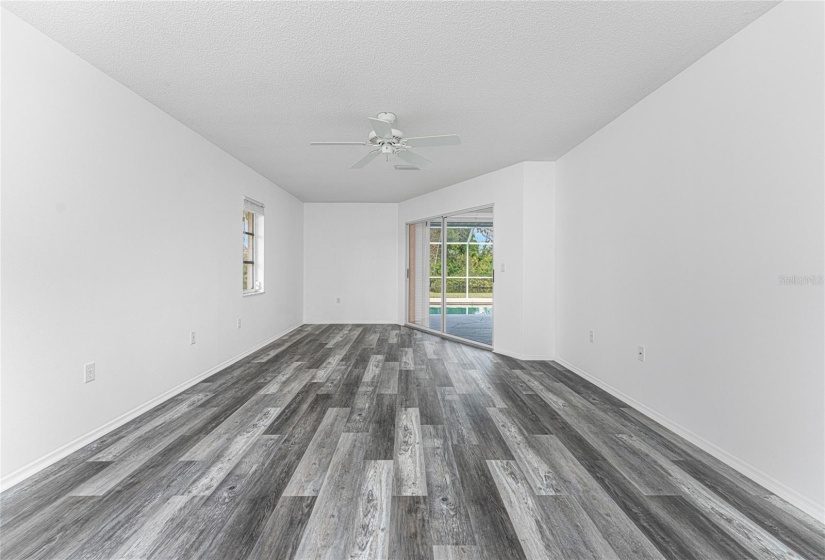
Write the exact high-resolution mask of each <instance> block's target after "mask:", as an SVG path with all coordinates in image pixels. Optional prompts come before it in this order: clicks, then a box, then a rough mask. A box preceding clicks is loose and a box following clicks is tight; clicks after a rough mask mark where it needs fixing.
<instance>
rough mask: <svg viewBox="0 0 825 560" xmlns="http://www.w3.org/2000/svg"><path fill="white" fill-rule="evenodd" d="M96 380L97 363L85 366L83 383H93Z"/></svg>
mask: <svg viewBox="0 0 825 560" xmlns="http://www.w3.org/2000/svg"><path fill="white" fill-rule="evenodd" d="M94 380H95V363H94V362H92V363H91V364H86V365H85V366H83V383H91V382H92V381H94Z"/></svg>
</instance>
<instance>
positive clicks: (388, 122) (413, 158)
mask: <svg viewBox="0 0 825 560" xmlns="http://www.w3.org/2000/svg"><path fill="white" fill-rule="evenodd" d="M395 120H396V116H395V113H390V112H384V113H378V115H377V116H375V117H369V122H370V126H371V127H372V132H370V134H369V136H368V137H367V141H366V142H310V145H312V146H373V147H374V148H375V149H374V150H372V151H371V152H369V153H368V154H367V155H365V156H364V157H362V158H361V159H360V160H358V161H357V162H356V163H355V164H354V165H353V166H352V167H351V169H361V168H362V167H364V166H365V165H367V164H368V163H369V162H371V161H372V160H374V159H375V158H376V157H378V156H379V155H384V156H385V157H386V159H387V161H389V159H390V156H391V155H393V156H395V157H397V158H399V159H401V160H403V161H405V162H406V163H407V164H409V165H407V166H398V165H396V166H395V169H396V170H399V171H400V170H401V169H400V168H409V167H410V166H412V167H414V168H416V169H426V168H427V167H430V166H432V165H433V162H431V161H430V160H428V159H427V158H425V157H424V156H421V155H419V154H417V153H415V152H413V151H412V150H411V148H429V147H438V146H457V145H459V144H461V139H460V138H459V137H458V136H457V135H455V134H444V135H441V136H415V137H412V138H405V137H404V133H403V132H401V131H400V130H398V129H396V128H393V127H392V125H393V124H395Z"/></svg>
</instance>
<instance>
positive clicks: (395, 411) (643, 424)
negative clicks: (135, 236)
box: [0, 325, 825, 560]
mask: <svg viewBox="0 0 825 560" xmlns="http://www.w3.org/2000/svg"><path fill="white" fill-rule="evenodd" d="M0 556H1V557H2V558H3V559H4V560H11V559H15V558H21V559H22V558H26V559H29V558H32V559H34V558H42V559H76V558H77V559H79V558H97V559H115V558H116V559H120V558H130V559H138V558H145V559H148V558H164V559H172V558H198V559H210V558H215V559H243V558H255V559H262V558H272V559H279V560H280V559H287V558H299V559H314V558H330V559H339V558H341V559H343V558H402V559H407V558H409V559H419V558H421V559H433V560H439V559H464V560H471V559H473V560H474V559H482V560H484V559H490V560H504V559H509V558H530V559H545V558H560V559H564V560H572V559H578V558H588V559H598V560H603V559H611V558H622V559H637V558H643V559H644V558H648V559H653V558H675V559H680V560H682V559H691V558H695V559H701V560H708V559H728V558H730V559H745V558H783V559H792V558H804V559H809V560H812V559H823V558H825V529H824V528H823V525H822V524H820V523H819V522H817V521H816V520H814V519H812V518H810V517H808V516H807V515H805V514H804V513H802V512H800V511H798V510H796V509H794V508H793V507H791V506H790V505H789V504H787V503H785V502H783V501H782V500H781V499H779V498H778V497H777V496H775V495H772V494H771V493H770V492H768V491H767V490H765V489H764V488H762V487H761V486H759V485H757V484H756V483H754V482H752V481H750V480H748V479H747V478H745V477H744V476H742V475H741V474H739V473H737V472H736V471H734V470H732V469H731V468H729V467H727V466H726V465H724V464H722V463H720V462H718V461H717V460H715V459H714V458H712V457H710V456H709V455H707V454H706V453H704V452H702V451H701V450H699V449H697V448H696V447H694V446H693V445H691V444H690V443H688V442H686V441H684V440H682V439H681V438H679V437H678V436H676V435H675V434H673V433H672V432H670V431H668V430H667V429H665V428H663V427H662V426H660V425H658V424H656V423H655V422H653V421H652V420H650V419H648V418H646V417H645V416H643V415H642V414H640V413H638V412H636V411H635V410H633V409H630V408H629V407H627V406H626V405H625V404H624V403H622V402H621V401H619V400H617V399H616V398H614V397H612V396H610V395H608V394H606V393H604V392H603V391H601V390H600V389H598V388H597V387H595V386H593V385H592V384H590V383H588V382H587V381H584V380H582V379H581V378H580V377H578V376H576V375H574V374H573V373H572V372H570V371H568V370H566V369H564V368H563V367H561V366H559V365H558V364H555V363H552V362H522V361H518V360H514V359H511V358H507V357H503V356H500V355H496V354H493V353H491V352H487V351H484V350H479V349H476V348H473V347H470V346H465V345H462V344H458V343H456V342H452V341H447V340H443V339H440V338H437V337H434V336H431V335H428V334H425V333H422V332H419V331H415V330H411V329H408V328H404V327H398V326H388V325H305V326H303V327H301V328H299V329H296V330H295V331H293V332H292V333H290V334H289V335H287V336H286V337H284V338H282V339H280V340H278V341H277V342H275V343H273V344H272V345H270V346H268V347H266V348H264V349H262V350H260V351H258V352H256V353H255V354H254V355H251V356H249V357H247V358H245V359H244V360H242V361H240V362H238V363H236V364H234V365H233V366H231V367H229V368H227V369H225V370H223V371H221V372H220V373H218V374H216V375H214V376H212V377H210V378H208V379H207V380H205V381H203V382H201V383H198V384H197V385H195V386H193V387H192V388H190V389H189V390H187V391H185V392H184V393H181V394H180V395H177V396H176V397H175V398H173V399H171V400H169V401H167V402H166V403H164V404H162V405H160V406H158V407H156V408H155V409H153V410H151V411H149V412H147V413H146V414H144V415H143V416H141V417H139V418H137V419H135V420H133V421H132V422H129V423H128V424H126V425H125V426H123V427H121V428H119V429H117V430H115V431H113V432H112V433H110V434H108V435H106V436H104V437H102V438H101V439H99V440H97V441H95V442H94V443H92V444H90V445H88V446H86V447H85V448H83V449H81V450H80V451H78V452H76V453H74V454H72V455H71V456H69V457H67V458H66V459H64V460H62V461H60V462H59V463H57V464H55V465H53V466H51V467H49V468H47V469H46V470H44V471H43V472H41V473H39V474H37V475H36V476H34V477H32V478H30V479H28V480H26V481H25V482H23V483H21V484H19V485H17V486H16V487H14V488H12V489H10V490H8V491H6V492H5V493H3V494H2V496H0Z"/></svg>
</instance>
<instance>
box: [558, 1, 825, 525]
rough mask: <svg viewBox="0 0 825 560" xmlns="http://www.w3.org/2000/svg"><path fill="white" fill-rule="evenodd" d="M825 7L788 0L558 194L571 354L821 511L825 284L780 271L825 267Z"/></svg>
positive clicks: (584, 150)
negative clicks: (641, 354) (643, 356)
mask: <svg viewBox="0 0 825 560" xmlns="http://www.w3.org/2000/svg"><path fill="white" fill-rule="evenodd" d="M822 23H823V4H822V3H795V2H784V3H781V4H779V5H778V6H777V7H775V8H773V9H772V10H770V11H769V12H767V14H766V15H764V16H762V17H761V18H759V19H758V20H756V21H755V22H754V23H753V24H751V25H750V26H748V27H747V28H745V29H744V30H743V31H741V32H740V33H738V34H737V35H735V36H734V37H733V38H731V39H730V40H728V41H727V42H725V43H724V44H722V45H721V46H720V47H718V48H717V49H715V50H714V51H712V52H711V53H709V54H708V55H707V56H705V57H704V58H703V59H701V60H699V61H698V62H697V63H696V64H694V65H693V66H691V67H690V68H688V69H687V70H685V71H684V72H683V73H682V74H680V75H679V76H677V77H676V78H674V79H673V80H672V81H671V82H669V83H667V84H665V85H664V86H662V87H661V88H660V89H659V90H657V91H656V92H654V93H653V94H651V95H650V96H649V97H647V98H646V99H644V100H643V101H641V102H640V103H639V104H637V105H636V106H635V107H633V108H632V109H630V110H629V111H627V112H626V113H625V114H624V115H622V116H621V117H620V118H618V119H617V120H615V121H614V122H612V123H611V124H610V125H608V126H607V127H605V128H604V129H602V130H601V131H600V132H598V133H597V134H595V135H594V136H592V137H591V138H590V139H588V140H587V141H585V142H584V143H583V144H581V145H579V146H578V147H577V148H575V149H574V150H572V151H571V152H569V153H568V154H566V155H565V156H564V157H562V158H561V159H560V160H559V161H558V162H557V166H558V167H557V173H558V176H557V182H558V183H557V193H556V195H557V196H556V204H557V220H558V223H557V233H558V242H557V255H556V259H557V269H556V273H557V283H558V289H557V297H556V303H557V306H558V307H557V322H556V329H557V336H556V346H557V349H556V350H557V354H558V357H559V359H560V360H561V361H563V362H565V363H567V364H570V365H572V366H574V367H575V368H576V369H577V370H579V371H581V372H584V373H586V374H589V375H591V376H593V377H594V378H595V379H596V380H597V381H599V382H600V383H603V384H606V385H608V386H610V387H612V388H614V389H615V390H618V392H620V393H622V394H624V395H626V396H627V397H629V398H631V399H633V400H635V401H636V403H637V404H638V405H640V406H642V407H643V408H646V409H647V410H648V411H649V412H652V413H654V414H656V413H658V414H659V415H660V416H659V417H660V418H663V419H665V420H666V421H669V422H670V423H671V424H672V425H676V426H678V427H680V429H681V431H682V433H687V434H689V435H690V434H692V437H693V438H694V439H703V440H704V442H705V444H706V447H709V448H711V449H713V450H714V451H715V453H716V454H717V455H718V456H720V457H723V458H725V459H726V460H727V461H728V462H730V463H732V464H734V465H735V466H737V467H738V468H740V469H741V470H743V471H744V472H745V473H746V474H749V475H751V477H752V478H754V479H756V480H757V481H759V482H762V483H763V484H766V485H768V486H769V487H770V488H771V489H773V490H774V491H778V492H779V493H780V494H782V495H784V496H785V497H786V498H789V499H792V500H793V501H794V502H795V503H796V504H798V505H800V506H802V507H804V508H805V509H807V510H808V511H809V512H813V513H817V512H819V513H820V515H821V512H822V510H823V503H824V500H823V492H825V488H823V481H825V465H823V457H825V449H824V448H823V442H824V441H825V433H824V428H825V407H824V406H823V399H824V398H825V384H824V382H823V377H824V375H823V371H825V366H824V365H823V343H824V342H825V330H824V329H823V304H824V303H825V301H824V300H823V286H822V285H821V284H820V285H800V286H782V285H780V283H779V280H778V279H779V277H780V276H781V275H791V274H797V275H806V274H815V275H822V274H823V253H824V252H825V248H824V247H823V228H824V227H825V225H824V224H823V204H824V203H825V197H824V194H825V188H824V187H823V185H825V177H823V153H825V140H823V119H824V118H825V115H823V25H822ZM588 329H595V331H596V343H595V344H590V343H588ZM640 344H641V345H645V346H646V350H647V361H646V363H644V364H642V363H640V362H639V361H637V360H636V349H637V346H638V345H640Z"/></svg>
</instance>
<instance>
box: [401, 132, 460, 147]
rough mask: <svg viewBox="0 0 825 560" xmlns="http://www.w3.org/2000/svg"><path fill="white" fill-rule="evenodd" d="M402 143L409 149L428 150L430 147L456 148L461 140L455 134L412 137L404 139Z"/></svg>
mask: <svg viewBox="0 0 825 560" xmlns="http://www.w3.org/2000/svg"><path fill="white" fill-rule="evenodd" d="M404 143H405V144H406V145H407V146H409V147H411V148H428V147H431V146H458V145H459V144H461V138H459V137H458V135H456V134H444V135H442V136H414V137H412V138H405V139H404Z"/></svg>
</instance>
